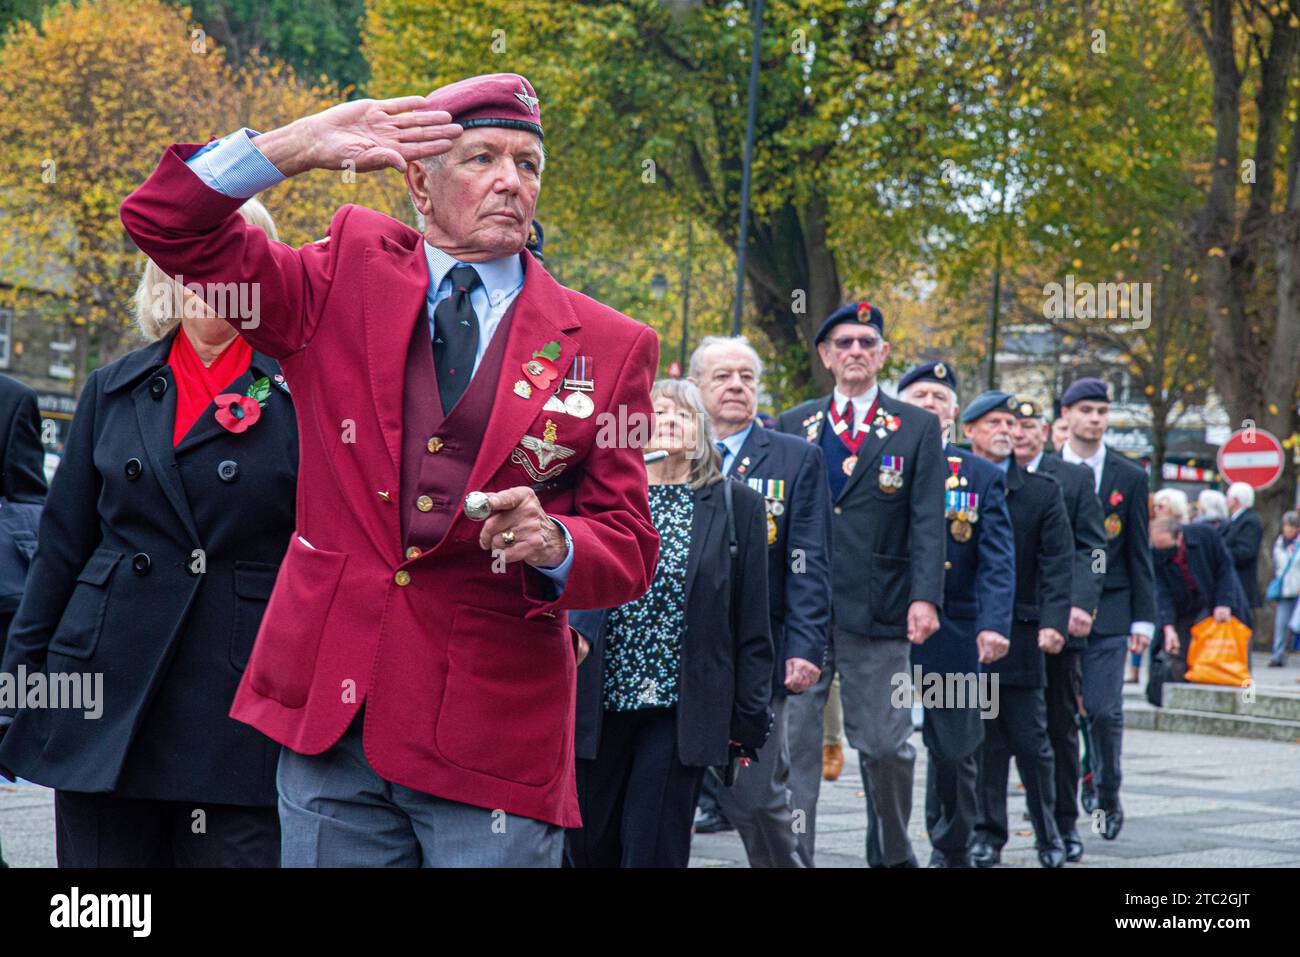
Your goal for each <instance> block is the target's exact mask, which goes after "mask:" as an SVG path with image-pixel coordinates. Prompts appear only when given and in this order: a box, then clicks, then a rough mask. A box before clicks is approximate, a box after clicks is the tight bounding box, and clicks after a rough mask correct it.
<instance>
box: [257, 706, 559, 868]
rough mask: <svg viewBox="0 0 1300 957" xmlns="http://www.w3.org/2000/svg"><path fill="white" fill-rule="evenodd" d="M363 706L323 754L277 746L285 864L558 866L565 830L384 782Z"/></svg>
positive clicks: (282, 843)
mask: <svg viewBox="0 0 1300 957" xmlns="http://www.w3.org/2000/svg"><path fill="white" fill-rule="evenodd" d="M361 727H362V718H361V714H358V715H357V717H356V718H355V719H354V720H353V722H352V724H351V726H350V727H349V728H348V730H347V731H346V732H345V733H344V734H343V737H341V738H340V739H339V740H338V742H337V743H336V744H335V745H334V746H333V747H332V748H330V749H329V750H327V751H325V752H324V753H322V754H316V755H310V754H298V753H297V752H294V751H291V750H289V749H288V748H284V749H282V750H281V752H280V763H279V766H278V768H277V770H276V789H277V790H278V791H279V794H280V835H281V843H280V847H281V862H280V863H281V866H283V867H559V866H560V861H561V858H562V856H563V853H564V830H563V828H560V827H556V826H554V825H550V824H546V823H543V822H541V821H534V820H532V819H530V818H526V817H518V816H516V815H514V814H507V813H505V812H504V811H501V810H490V809H488V808H481V807H474V806H472V805H469V804H459V803H457V802H455V801H447V800H444V799H443V798H439V797H434V796H433V795H432V794H425V793H423V792H422V791H416V790H413V789H412V788H408V787H404V786H403V785H400V784H393V783H391V782H389V781H385V780H384V779H383V778H381V777H380V776H379V775H378V774H376V773H375V772H374V770H373V769H372V768H371V767H370V762H369V761H367V760H366V756H365V754H364V753H363V752H362V750H361Z"/></svg>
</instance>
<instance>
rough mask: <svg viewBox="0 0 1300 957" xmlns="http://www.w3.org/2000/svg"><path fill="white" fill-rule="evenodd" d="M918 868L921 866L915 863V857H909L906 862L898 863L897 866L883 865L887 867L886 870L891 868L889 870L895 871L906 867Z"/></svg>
mask: <svg viewBox="0 0 1300 957" xmlns="http://www.w3.org/2000/svg"><path fill="white" fill-rule="evenodd" d="M920 866H921V865H920V864H918V863H917V862H916V858H915V857H909V858H908V859H907V860H905V861H899V862H898V863H897V864H886V865H885V867H887V868H891V869H895V870H896V869H898V868H906V867H920Z"/></svg>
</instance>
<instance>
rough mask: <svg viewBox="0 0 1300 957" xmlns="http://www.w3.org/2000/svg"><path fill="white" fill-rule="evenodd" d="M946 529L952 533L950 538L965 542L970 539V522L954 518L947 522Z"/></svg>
mask: <svg viewBox="0 0 1300 957" xmlns="http://www.w3.org/2000/svg"><path fill="white" fill-rule="evenodd" d="M948 531H949V532H951V533H952V540H953V541H954V542H960V543H961V544H963V545H964V544H965V543H966V542H969V541H970V535H971V527H970V522H968V521H966V520H965V519H962V518H954V519H953V520H952V521H951V522H950V523H949V524H948Z"/></svg>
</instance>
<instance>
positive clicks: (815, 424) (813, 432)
mask: <svg viewBox="0 0 1300 957" xmlns="http://www.w3.org/2000/svg"><path fill="white" fill-rule="evenodd" d="M825 417H826V413H825V412H823V411H822V410H821V409H818V410H817V412H816V414H815V415H810V416H808V418H806V419H804V420H803V437H804V438H805V439H807V440H808V441H809V442H816V441H817V429H818V428H820V427H821V422H822V419H824V418H825Z"/></svg>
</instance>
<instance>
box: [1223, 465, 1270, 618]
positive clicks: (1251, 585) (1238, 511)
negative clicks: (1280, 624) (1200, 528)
mask: <svg viewBox="0 0 1300 957" xmlns="http://www.w3.org/2000/svg"><path fill="white" fill-rule="evenodd" d="M1254 505H1255V490H1254V489H1253V488H1251V486H1249V485H1247V484H1246V483H1245V482H1233V483H1232V484H1231V485H1229V486H1228V516H1229V517H1228V521H1227V522H1225V523H1223V524H1222V525H1220V526H1219V532H1220V534H1222V535H1223V544H1224V545H1227V546H1228V554H1229V555H1231V556H1232V566H1233V568H1235V569H1236V570H1237V579H1238V580H1239V581H1240V582H1241V590H1242V591H1243V592H1245V594H1246V603H1247V605H1248V606H1249V608H1250V610H1251V611H1252V612H1253V611H1254V609H1256V608H1258V607H1259V606H1260V605H1261V604H1262V602H1261V601H1260V600H1259V549H1260V546H1261V545H1263V544H1264V526H1263V524H1262V523H1261V522H1260V520H1259V513H1258V512H1257V511H1255V508H1254ZM1242 620H1243V621H1246V619H1244V618H1243V619H1242ZM1246 624H1248V625H1249V624H1251V622H1249V621H1246Z"/></svg>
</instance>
